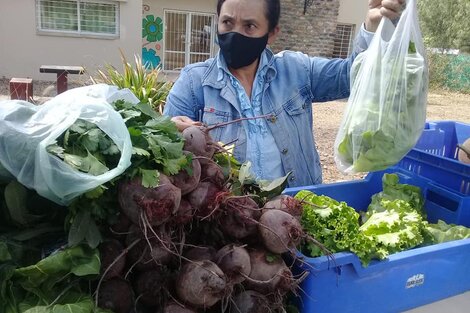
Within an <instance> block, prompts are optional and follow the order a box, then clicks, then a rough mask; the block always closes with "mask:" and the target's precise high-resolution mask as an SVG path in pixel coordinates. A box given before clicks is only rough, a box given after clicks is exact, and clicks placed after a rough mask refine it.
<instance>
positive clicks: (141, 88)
mask: <svg viewBox="0 0 470 313" xmlns="http://www.w3.org/2000/svg"><path fill="white" fill-rule="evenodd" d="M121 61H122V67H123V69H122V72H120V71H119V70H117V69H116V68H115V67H114V66H112V65H110V64H107V65H105V69H104V70H103V71H102V70H98V74H97V77H96V78H94V79H93V81H94V82H95V83H97V82H104V83H106V84H109V85H115V86H117V87H119V88H121V89H122V88H129V89H130V90H131V91H132V93H134V95H135V96H136V97H137V98H138V99H139V100H140V101H142V102H143V103H148V104H150V105H151V106H152V107H153V108H154V109H155V110H157V111H158V112H160V114H162V112H163V108H164V106H165V101H166V97H167V96H168V93H169V92H170V89H171V87H172V83H171V82H164V81H162V80H161V79H160V74H161V67H157V68H151V69H147V68H146V66H145V65H144V64H143V63H142V58H141V57H140V56H138V55H135V56H134V64H131V63H129V62H128V61H127V59H126V57H125V56H124V54H123V53H122V51H121Z"/></svg>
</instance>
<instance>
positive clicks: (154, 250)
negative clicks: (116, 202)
mask: <svg viewBox="0 0 470 313" xmlns="http://www.w3.org/2000/svg"><path fill="white" fill-rule="evenodd" d="M129 231H130V233H129V235H128V236H127V238H126V242H127V244H128V245H129V244H130V243H131V242H133V241H135V240H136V239H141V240H140V241H139V242H138V243H137V244H136V245H135V246H134V247H132V249H130V250H129V252H128V254H127V261H128V263H129V264H128V265H129V266H133V267H135V269H136V270H138V271H146V270H150V269H155V268H158V267H159V266H160V265H165V264H168V263H170V262H171V261H172V260H173V253H172V251H171V250H169V249H170V248H171V246H170V243H171V238H170V236H169V235H168V234H167V233H165V232H164V231H160V230H154V231H155V233H156V234H157V235H158V238H157V237H156V236H155V235H154V234H153V232H152V231H151V230H148V233H147V238H145V235H144V234H143V233H142V232H141V230H140V229H139V227H138V226H136V225H133V226H131V228H130V230H129ZM149 242H150V244H151V247H150V246H149Z"/></svg>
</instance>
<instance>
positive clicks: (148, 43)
mask: <svg viewBox="0 0 470 313" xmlns="http://www.w3.org/2000/svg"><path fill="white" fill-rule="evenodd" d="M216 6H217V0H199V1H195V0H143V5H142V37H141V38H142V56H143V59H144V62H150V64H151V65H152V66H154V67H156V66H158V65H162V62H163V60H164V57H163V49H164V38H165V36H164V34H165V31H166V29H165V25H164V22H165V21H164V11H165V10H177V11H183V12H198V13H210V14H215V13H216ZM169 76H170V77H172V76H175V74H174V73H173V74H170V73H169Z"/></svg>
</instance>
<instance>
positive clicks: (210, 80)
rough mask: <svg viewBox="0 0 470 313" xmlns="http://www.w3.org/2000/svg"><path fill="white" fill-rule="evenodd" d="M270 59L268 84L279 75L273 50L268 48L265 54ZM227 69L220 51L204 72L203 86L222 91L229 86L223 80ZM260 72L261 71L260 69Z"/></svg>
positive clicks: (268, 62) (267, 73)
mask: <svg viewBox="0 0 470 313" xmlns="http://www.w3.org/2000/svg"><path fill="white" fill-rule="evenodd" d="M263 53H265V54H266V57H267V59H268V61H267V65H266V66H267V67H268V69H267V71H266V82H267V83H269V82H271V81H272V80H273V79H274V78H275V77H276V75H277V71H276V68H275V67H274V54H273V52H272V51H271V49H269V48H266V49H265V50H264V52H263ZM223 67H225V68H226V65H225V61H224V60H223V57H222V55H221V54H220V51H219V52H218V53H217V55H216V56H215V58H213V59H212V61H211V62H210V64H209V67H208V68H207V70H206V71H205V72H204V74H203V76H202V85H203V86H211V87H213V88H217V89H222V88H224V87H225V86H226V85H227V80H225V79H223V77H224V75H226V73H224V69H223ZM258 70H259V69H258Z"/></svg>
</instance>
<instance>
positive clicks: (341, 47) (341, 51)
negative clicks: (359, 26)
mask: <svg viewBox="0 0 470 313" xmlns="http://www.w3.org/2000/svg"><path fill="white" fill-rule="evenodd" d="M338 27H343V28H342V30H341V38H340V41H339V42H338V43H339V52H338V53H335V52H336V47H337V40H336V38H337V36H338ZM346 27H348V28H349V29H348V31H349V42H348V44H347V45H346V44H345V42H344V38H345V36H344V33H345V28H346ZM355 32H356V25H355V24H352V23H337V24H336V30H335V39H334V40H333V51H332V53H331V56H332V58H343V59H344V58H347V57H348V56H349V55H350V54H351V50H352V47H353V42H354V34H355ZM346 46H347V49H348V50H347V52H346V54H345V55H344V48H345V47H346Z"/></svg>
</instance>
